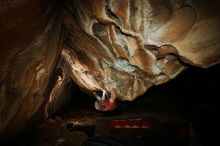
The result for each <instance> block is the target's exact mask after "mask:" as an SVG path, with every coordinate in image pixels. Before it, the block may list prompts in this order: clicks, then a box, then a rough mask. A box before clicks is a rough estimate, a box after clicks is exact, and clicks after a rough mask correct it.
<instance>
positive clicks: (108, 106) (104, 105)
mask: <svg viewBox="0 0 220 146" xmlns="http://www.w3.org/2000/svg"><path fill="white" fill-rule="evenodd" d="M95 97H96V99H97V101H96V102H95V108H96V110H98V111H112V110H114V109H115V108H116V102H115V99H116V94H115V91H114V90H113V89H112V90H111V96H110V98H106V91H105V90H103V91H102V97H100V96H99V95H97V94H95Z"/></svg>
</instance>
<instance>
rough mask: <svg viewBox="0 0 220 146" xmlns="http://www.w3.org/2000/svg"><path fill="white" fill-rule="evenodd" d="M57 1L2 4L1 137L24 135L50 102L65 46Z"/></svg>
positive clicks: (23, 0)
mask: <svg viewBox="0 0 220 146" xmlns="http://www.w3.org/2000/svg"><path fill="white" fill-rule="evenodd" d="M60 11H61V6H60V4H58V3H57V2H56V1H54V0H41V1H39V0H33V1H29V0H16V1H0V47H1V53H0V137H1V139H3V138H5V137H8V135H10V136H11V137H12V135H11V134H16V133H17V132H20V130H21V129H23V128H24V126H25V125H26V124H27V123H28V122H29V120H30V118H32V117H33V116H34V115H35V114H36V113H37V111H39V109H40V108H42V105H44V104H45V101H47V99H48V94H49V93H48V92H50V89H49V81H50V79H51V77H52V75H53V71H54V69H55V67H56V62H57V60H58V58H59V56H60V52H61V49H62V47H61V45H62V28H61V17H60V14H61V13H60Z"/></svg>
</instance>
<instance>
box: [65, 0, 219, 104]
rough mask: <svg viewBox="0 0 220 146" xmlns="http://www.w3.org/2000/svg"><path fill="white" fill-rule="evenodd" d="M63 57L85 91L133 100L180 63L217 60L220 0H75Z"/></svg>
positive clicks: (67, 23)
mask: <svg viewBox="0 0 220 146" xmlns="http://www.w3.org/2000/svg"><path fill="white" fill-rule="evenodd" d="M73 5H74V7H73V8H70V12H71V13H69V14H66V15H65V16H66V18H65V21H64V22H65V26H66V28H67V31H68V32H69V37H68V39H67V41H66V44H65V47H64V50H63V51H62V57H63V59H64V60H65V62H66V64H68V65H69V72H71V73H72V74H71V77H72V78H73V79H74V80H75V82H77V83H78V84H79V85H80V86H81V87H82V88H85V89H87V90H89V91H95V90H106V91H109V92H110V90H111V89H112V88H115V89H117V91H116V93H117V98H118V99H120V100H133V99H134V98H136V97H137V96H139V95H142V94H143V93H144V92H145V91H146V90H147V89H148V88H149V87H151V86H152V85H157V84H161V83H164V82H167V81H169V80H170V79H172V78H174V77H175V76H176V75H178V74H179V73H180V72H181V71H182V70H184V69H185V66H184V64H183V63H190V64H193V65H197V66H201V67H209V66H211V65H214V64H216V63H218V62H219V56H220V43H219V41H220V33H219V32H220V30H219V29H220V15H219V8H220V3H219V2H217V1H212V2H209V1H206V0H203V1H197V0H186V1H184V0H170V1H167V0H107V1H105V0H98V1H97V0H83V1H80V0H75V1H74V4H73Z"/></svg>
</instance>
